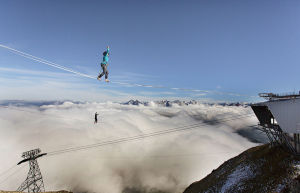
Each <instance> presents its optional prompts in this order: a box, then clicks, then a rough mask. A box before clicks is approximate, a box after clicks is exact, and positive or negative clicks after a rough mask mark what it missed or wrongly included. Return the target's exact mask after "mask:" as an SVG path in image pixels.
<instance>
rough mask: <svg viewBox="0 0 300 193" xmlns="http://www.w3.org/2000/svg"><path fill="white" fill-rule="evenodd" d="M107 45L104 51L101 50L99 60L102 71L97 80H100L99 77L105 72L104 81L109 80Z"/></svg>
mask: <svg viewBox="0 0 300 193" xmlns="http://www.w3.org/2000/svg"><path fill="white" fill-rule="evenodd" d="M108 57H109V46H107V49H106V51H104V52H103V59H102V62H101V68H102V73H101V74H99V76H98V77H97V79H98V80H101V77H102V76H103V75H104V74H105V82H109V80H108V70H107V66H108V60H109V58H108Z"/></svg>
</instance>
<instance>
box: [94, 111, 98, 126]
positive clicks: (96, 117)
mask: <svg viewBox="0 0 300 193" xmlns="http://www.w3.org/2000/svg"><path fill="white" fill-rule="evenodd" d="M98 115H99V114H98V113H97V112H96V113H95V122H94V124H96V123H98Z"/></svg>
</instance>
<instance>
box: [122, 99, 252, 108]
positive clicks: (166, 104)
mask: <svg viewBox="0 0 300 193" xmlns="http://www.w3.org/2000/svg"><path fill="white" fill-rule="evenodd" d="M150 103H155V104H157V105H160V106H164V107H172V106H173V105H179V106H188V105H194V104H206V105H211V106H212V105H220V106H249V105H250V104H249V103H239V102H235V103H224V102H222V103H203V102H198V101H195V100H191V101H181V100H174V101H169V100H161V101H153V102H142V101H139V100H129V101H128V102H125V103H121V104H123V105H143V106H150Z"/></svg>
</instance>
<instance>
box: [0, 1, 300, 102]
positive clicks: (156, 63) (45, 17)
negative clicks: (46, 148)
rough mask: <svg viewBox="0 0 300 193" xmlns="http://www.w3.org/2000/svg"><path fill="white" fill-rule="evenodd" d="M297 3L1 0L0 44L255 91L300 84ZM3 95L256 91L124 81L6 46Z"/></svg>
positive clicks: (176, 81)
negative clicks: (107, 55)
mask: <svg viewBox="0 0 300 193" xmlns="http://www.w3.org/2000/svg"><path fill="white" fill-rule="evenodd" d="M299 18H300V2H299V1H296V0H295V1H276V0H275V1H274V0H265V1H261V0H257V1H255V0H244V1H238V0H236V1H231V0H228V1H221V0H220V1H214V0H207V1H200V0H199V1H188V0H187V1H175V0H172V1H167V0H165V1H156V0H151V1H150V0H145V1H130V0H122V1H67V0H65V1H58V0H54V1H50V0H49V1H46V0H45V1H38V0H36V1H31V0H28V1H17V0H15V1H9V0H3V1H1V6H0V24H1V30H0V37H1V39H0V43H1V44H4V45H7V46H10V47H12V48H15V49H18V50H21V51H24V52H27V53H30V54H32V55H34V56H38V57H41V58H44V59H47V60H50V61H52V62H55V63H58V64H61V65H63V66H66V67H68V68H71V69H74V70H76V71H79V72H82V73H87V74H90V75H93V76H97V74H98V71H99V70H100V65H99V64H100V62H101V54H102V52H103V50H104V49H105V47H106V46H107V45H109V46H110V47H111V60H110V66H109V71H110V80H112V81H113V80H115V81H123V82H131V83H140V84H152V85H164V86H167V87H180V88H192V89H204V90H213V91H218V92H222V93H223V92H230V93H240V94H245V95H249V96H253V95H257V93H259V92H289V91H298V90H300V86H299V82H300V76H299V72H300V67H299V61H300V55H299V54H298V51H299V48H300V44H299V43H300V36H299V34H300V20H299ZM0 81H1V82H2V83H1V85H0V89H1V90H4V91H5V92H1V94H0V99H26V100H27V99H32V100H35V99H47V100H48V99H54V100H55V99H73V100H108V99H114V100H115V99H118V98H119V99H120V98H122V97H125V98H132V97H150V98H151V97H153V98H160V97H161V98H177V97H181V98H187V99H188V98H193V99H214V100H241V101H250V100H253V98H251V97H248V96H247V97H235V96H232V95H226V94H225V95H222V94H214V95H207V94H205V93H193V92H183V91H174V90H168V89H153V88H136V87H124V86H120V85H113V84H104V83H101V82H97V81H95V80H90V79H86V78H83V77H77V76H74V75H71V74H68V73H66V72H63V71H60V70H58V69H55V68H52V67H49V66H46V65H43V64H40V63H37V62H34V61H31V60H28V59H26V58H23V57H20V56H17V55H14V54H13V53H11V52H8V51H7V50H5V49H2V48H1V49H0Z"/></svg>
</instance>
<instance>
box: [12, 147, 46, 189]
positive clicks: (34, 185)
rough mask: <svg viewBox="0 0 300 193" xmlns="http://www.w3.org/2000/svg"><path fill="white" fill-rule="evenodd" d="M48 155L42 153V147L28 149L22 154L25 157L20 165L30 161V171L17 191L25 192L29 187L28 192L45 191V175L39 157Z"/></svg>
mask: <svg viewBox="0 0 300 193" xmlns="http://www.w3.org/2000/svg"><path fill="white" fill-rule="evenodd" d="M44 155H47V154H46V153H42V154H41V150H40V149H34V150H30V151H26V152H24V153H23V154H22V157H23V158H24V159H23V160H22V161H20V162H19V163H18V165H20V164H21V163H24V162H27V161H28V162H29V172H28V174H27V178H26V180H25V181H24V182H23V183H22V184H21V186H20V187H19V188H18V190H17V191H20V192H23V191H24V190H26V189H28V192H45V188H44V182H43V177H42V174H41V171H40V168H39V165H38V162H37V160H36V159H37V158H39V157H42V156H44Z"/></svg>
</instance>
